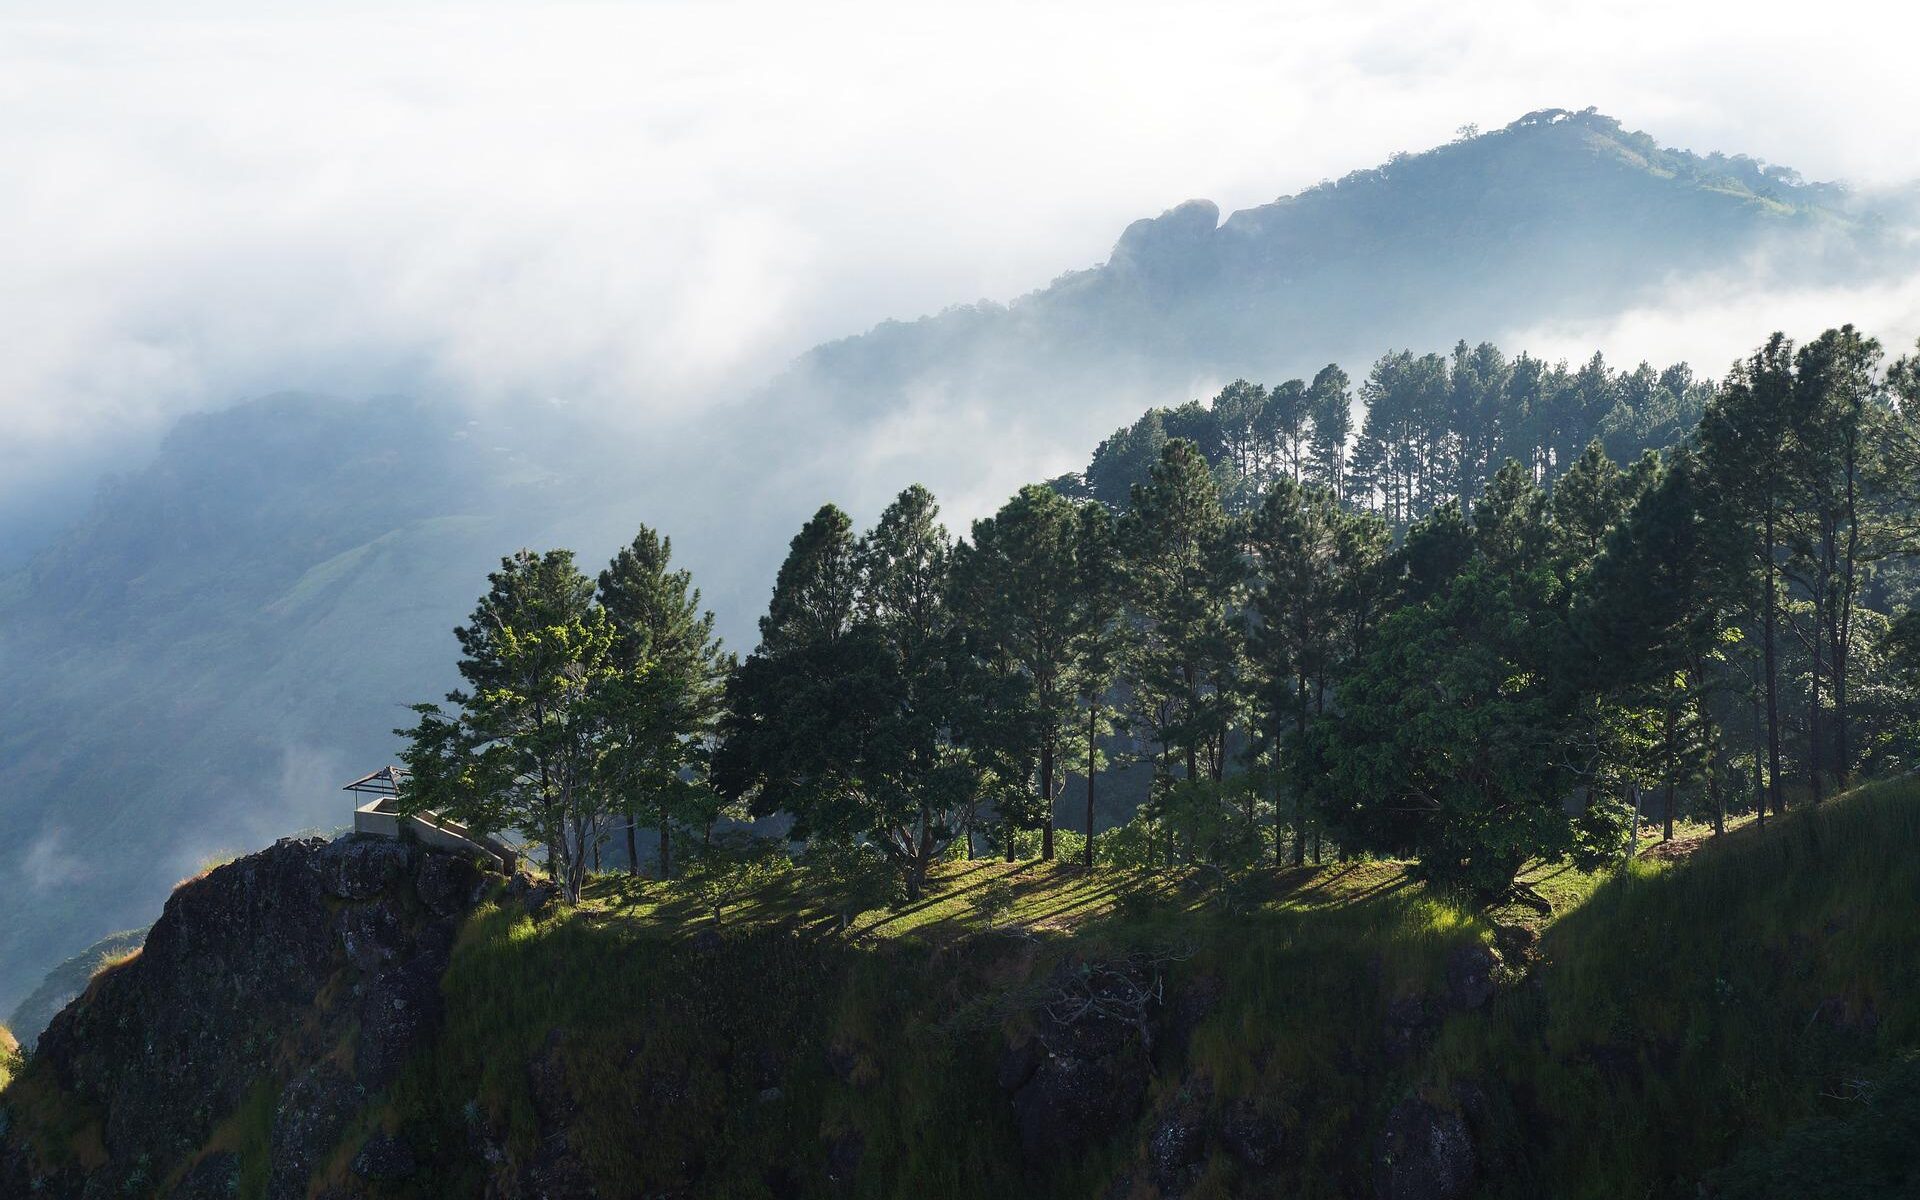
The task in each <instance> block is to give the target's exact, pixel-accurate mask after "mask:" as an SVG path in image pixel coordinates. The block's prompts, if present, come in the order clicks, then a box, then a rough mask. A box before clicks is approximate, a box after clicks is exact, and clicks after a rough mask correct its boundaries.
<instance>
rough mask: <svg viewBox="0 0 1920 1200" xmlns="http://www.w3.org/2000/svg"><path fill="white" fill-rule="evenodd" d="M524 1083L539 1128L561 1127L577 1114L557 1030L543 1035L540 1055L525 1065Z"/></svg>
mask: <svg viewBox="0 0 1920 1200" xmlns="http://www.w3.org/2000/svg"><path fill="white" fill-rule="evenodd" d="M527 1084H528V1088H529V1090H530V1091H531V1092H532V1095H533V1108H534V1111H535V1112H536V1113H538V1114H539V1117H540V1124H541V1127H542V1128H543V1129H553V1128H557V1127H561V1126H565V1125H567V1124H568V1123H570V1122H571V1121H572V1120H573V1118H574V1116H575V1115H576V1114H577V1113H578V1112H579V1104H578V1103H577V1102H576V1101H575V1100H574V1096H573V1084H572V1082H571V1081H570V1080H568V1078H567V1058H566V1041H565V1038H564V1037H563V1036H562V1035H561V1032H560V1031H559V1030H558V1029H555V1030H553V1031H552V1032H550V1033H548V1034H547V1040H546V1041H545V1043H543V1044H542V1045H541V1047H540V1053H538V1054H536V1055H534V1056H533V1061H532V1062H530V1063H528V1064H527Z"/></svg>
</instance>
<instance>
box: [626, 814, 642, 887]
mask: <svg viewBox="0 0 1920 1200" xmlns="http://www.w3.org/2000/svg"><path fill="white" fill-rule="evenodd" d="M634 824H635V822H634V819H633V814H632V813H628V814H627V874H629V875H631V876H633V877H634V878H636V879H638V878H639V877H640V841H639V839H638V838H637V837H635V836H634Z"/></svg>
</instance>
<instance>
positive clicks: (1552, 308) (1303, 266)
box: [791, 110, 1897, 411]
mask: <svg viewBox="0 0 1920 1200" xmlns="http://www.w3.org/2000/svg"><path fill="white" fill-rule="evenodd" d="M1896 245H1897V241H1896V240H1894V239H1891V238H1890V237H1889V236H1888V231H1887V229H1886V226H1885V223H1884V219H1883V218H1882V217H1880V216H1877V215H1875V214H1873V213H1871V212H1868V211H1864V210H1862V209H1861V208H1859V207H1858V206H1856V205H1855V204H1854V203H1853V201H1852V200H1851V199H1850V197H1849V195H1848V193H1847V192H1846V191H1845V190H1844V189H1842V188H1840V187H1836V186H1833V185H1828V184H1815V183H1803V182H1801V181H1800V180H1799V178H1798V177H1797V176H1796V175H1795V173H1794V172H1793V171H1791V170H1790V169H1787V168H1782V167H1766V166H1763V165H1761V164H1760V163H1758V162H1755V161H1754V160H1752V159H1748V158H1744V157H1731V158H1729V157H1727V156H1724V155H1720V154H1713V155H1708V156H1700V155H1695V154H1691V153H1687V152H1685V151H1679V150H1673V149H1668V148H1665V147H1662V146H1660V145H1659V144H1658V143H1657V142H1656V141H1654V139H1653V138H1652V137H1650V136H1649V135H1647V134H1645V133H1638V132H1630V131H1627V130H1625V129H1623V128H1622V127H1621V126H1620V124H1619V123H1618V122H1617V121H1615V120H1613V119H1612V118H1610V117H1606V116H1603V115H1600V114H1596V113H1594V112H1592V111H1591V110H1589V111H1587V112H1582V113H1569V112H1565V111H1562V110H1547V111H1543V112H1538V113H1531V114H1528V115H1527V116H1525V117H1522V118H1521V119H1519V120H1517V121H1515V122H1514V123H1513V124H1511V125H1509V126H1507V127H1506V128H1504V129H1500V130H1497V131H1494V132H1491V133H1487V134H1484V135H1479V136H1475V137H1471V138H1467V139H1464V140H1461V141H1457V142H1454V143H1451V144H1449V145H1445V146H1441V147H1438V148H1436V149H1433V150H1430V151H1427V152H1426V153H1422V154H1403V155H1397V156H1395V157H1394V158H1393V159H1392V160H1391V161H1389V162H1387V163H1385V164H1383V165H1381V166H1379V167H1376V168H1373V169H1371V170H1363V171H1355V172H1353V173H1352V174H1350V175H1347V176H1345V177H1343V178H1341V179H1339V180H1337V181H1330V182H1326V183H1322V184H1320V185H1318V186H1316V187H1313V188H1310V189H1308V190H1306V191H1304V192H1301V193H1299V194H1298V195H1294V196H1286V197H1282V198H1281V199H1278V200H1276V201H1274V202H1273V203H1271V204H1266V205H1262V206H1260V207H1258V208H1251V209H1246V210H1243V211H1241V212H1236V213H1233V214H1231V215H1230V216H1228V217H1227V218H1226V220H1225V221H1221V220H1220V213H1219V209H1218V207H1217V206H1216V205H1214V204H1213V203H1212V202H1210V201H1206V200H1190V201H1187V202H1186V203H1184V204H1181V205H1179V206H1177V207H1175V208H1173V209H1170V210H1169V211H1167V212H1166V213H1163V214H1162V215H1161V216H1159V217H1157V218H1152V219H1147V220H1140V221H1136V222H1134V223H1133V224H1132V225H1130V226H1128V227H1127V229H1126V231H1125V232H1124V233H1123V234H1121V236H1120V239H1119V241H1118V242H1117V243H1116V244H1115V245H1114V248H1113V253H1112V255H1111V256H1110V257H1109V259H1108V261H1107V262H1106V263H1105V264H1103V265H1101V266H1098V267H1095V268H1093V269H1090V270H1084V271H1076V272H1070V273H1068V274H1066V275H1063V276H1061V277H1060V278H1059V279H1058V280H1056V281H1055V282H1054V283H1053V284H1052V285H1050V286H1049V287H1047V288H1045V289H1043V290H1040V291H1037V292H1034V293H1032V294H1030V295H1027V296H1024V297H1021V298H1020V299H1019V300H1016V301H1014V302H1013V303H1012V304H1010V305H1004V306H1003V305H998V304H992V303H985V302H983V303H980V304H977V305H966V306H962V307H959V308H954V309H950V310H948V311H947V312H944V313H942V314H940V315H939V316H935V317H928V318H924V319H922V320H919V321H915V322H910V323H901V322H888V323H886V324H883V325H881V326H880V327H878V328H877V329H875V330H873V331H871V332H869V333H866V334H863V335H861V336H859V337H855V338H849V339H846V340H844V341H840V342H834V343H831V344H829V345H826V346H822V347H820V348H819V349H817V350H815V351H814V352H812V353H811V354H809V355H808V356H806V358H805V359H803V360H802V362H801V363H800V364H799V366H798V368H797V369H796V371H795V372H794V375H793V379H792V381H791V383H792V384H793V385H795V386H798V385H807V386H813V387H817V388H819V389H821V390H822V391H823V392H824V393H828V394H832V395H834V396H836V397H839V398H840V399H841V401H842V402H843V403H846V404H851V405H854V406H856V407H865V408H868V409H869V410H879V411H885V410H888V409H890V408H892V407H894V406H896V405H898V404H901V403H903V402H910V401H912V400H913V399H914V398H915V397H926V396H943V395H945V396H952V395H956V394H960V393H967V392H974V393H990V392H992V391H994V390H996V389H1012V390H1014V391H1016V392H1021V393H1024V394H1026V395H1027V396H1028V397H1030V398H1031V399H1033V400H1034V401H1036V402H1038V403H1042V404H1045V405H1047V406H1049V407H1053V408H1059V409H1066V410H1071V409H1073V408H1075V407H1078V406H1080V405H1082V404H1084V403H1085V402H1086V401H1087V399H1088V398H1089V397H1090V396H1092V395H1095V394H1097V392H1098V390H1099V389H1102V388H1104V387H1108V386H1112V385H1114V384H1115V383H1119V384H1120V385H1121V386H1126V385H1127V384H1128V382H1129V381H1131V386H1139V383H1140V381H1144V380H1151V381H1154V385H1155V386H1157V387H1173V388H1179V387H1183V386H1185V385H1187V384H1188V383H1189V381H1190V380H1192V379H1194V378H1196V377H1209V378H1214V379H1218V380H1222V381H1224V380H1225V379H1231V378H1233V377H1235V376H1245V377H1247V378H1254V379H1261V378H1270V377H1279V376H1283V375H1289V374H1300V373H1302V372H1304V371H1310V370H1311V369H1312V368H1313V367H1315V366H1318V365H1319V364H1321V363H1324V362H1327V361H1329V360H1335V361H1341V362H1348V363H1354V364H1359V363H1363V362H1364V361H1367V360H1370V359H1371V358H1372V357H1373V356H1375V355H1378V354H1379V353H1380V352H1381V351H1382V350H1383V349H1385V348H1388V347H1399V346H1411V347H1414V348H1429V347H1439V346H1446V345H1451V344H1452V343H1453V341H1454V340H1455V339H1457V338H1459V337H1462V336H1466V337H1469V338H1472V337H1493V338H1495V339H1498V338H1499V337H1500V336H1501V335H1502V334H1504V333H1506V332H1507V331H1509V330H1511V329H1513V328H1514V327H1515V326H1516V325H1517V324H1524V323H1529V322H1532V321H1534V320H1537V319H1539V318H1540V317H1542V316H1551V317H1552V318H1554V319H1556V320H1570V319H1574V318H1578V317H1582V316H1593V315H1604V314H1608V313H1613V312H1617V311H1619V310H1620V309H1621V308H1623V307H1625V306H1627V305H1629V304H1632V303H1634V302H1636V301H1642V300H1646V299H1648V298H1650V297H1653V296H1656V295H1657V294H1658V292H1659V290H1660V289H1661V288H1662V287H1663V286H1665V285H1669V284H1671V283H1672V282H1673V281H1675V280H1678V279H1683V278H1686V277H1689V276H1691V275H1694V274H1696V273H1699V272H1702V271H1713V270H1721V271H1725V270H1731V269H1735V268H1738V267H1742V266H1745V265H1748V264H1750V263H1752V261H1753V260H1755V259H1756V258H1762V259H1764V260H1765V261H1764V263H1763V264H1762V265H1761V266H1760V275H1759V277H1760V278H1761V279H1771V280H1775V281H1785V280H1789V279H1809V278H1827V279H1841V280H1844V279H1850V278H1855V277H1857V276H1858V275H1859V274H1860V273H1861V272H1862V271H1864V270H1867V269H1870V267H1871V265H1872V264H1874V263H1875V261H1876V260H1877V259H1879V258H1880V257H1881V256H1882V255H1885V254H1887V253H1890V252H1891V251H1892V249H1893V248H1894V247H1895V246H1896ZM1043 385H1044V386H1047V387H1049V388H1050V389H1051V390H1048V391H1036V389H1038V388H1041V387H1042V386H1043Z"/></svg>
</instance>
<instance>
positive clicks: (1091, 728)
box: [1086, 704, 1100, 873]
mask: <svg viewBox="0 0 1920 1200" xmlns="http://www.w3.org/2000/svg"><path fill="white" fill-rule="evenodd" d="M1099 719H1100V710H1099V708H1098V706H1097V705H1094V704H1089V705H1087V847H1086V855H1087V871H1088V872H1089V873H1091V872H1092V871H1093V776H1094V769H1093V763H1094V759H1093V755H1094V738H1095V737H1096V736H1097V734H1096V730H1097V729H1098V721H1099Z"/></svg>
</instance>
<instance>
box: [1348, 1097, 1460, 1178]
mask: <svg viewBox="0 0 1920 1200" xmlns="http://www.w3.org/2000/svg"><path fill="white" fill-rule="evenodd" d="M1479 1166H1480V1163H1479V1156H1478V1155H1477V1154H1476V1152H1475V1149H1474V1144H1473V1134H1472V1131H1471V1130H1470V1129H1469V1128H1468V1127H1467V1119H1466V1117H1465V1116H1464V1115H1462V1114H1461V1113H1459V1112H1457V1111H1453V1110H1449V1109H1443V1108H1436V1107H1435V1106H1433V1105H1432V1104H1429V1103H1427V1102H1426V1101H1425V1100H1421V1099H1419V1098H1417V1097H1408V1098H1407V1099H1405V1100H1402V1101H1401V1102H1400V1103H1398V1104H1396V1105H1394V1106H1393V1111H1392V1112H1391V1113H1389V1114H1388V1115H1387V1124H1386V1128H1384V1129H1383V1130H1382V1131H1381V1134H1380V1143H1379V1151H1378V1153H1377V1154H1376V1156H1375V1160H1374V1177H1373V1178H1374V1184H1373V1190H1374V1195H1375V1196H1376V1197H1377V1198H1378V1200H1460V1198H1461V1197H1463V1196H1466V1195H1467V1194H1468V1193H1469V1192H1470V1191H1471V1189H1472V1187H1473V1182H1474V1177H1475V1176H1476V1174H1477V1173H1478V1172H1479Z"/></svg>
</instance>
